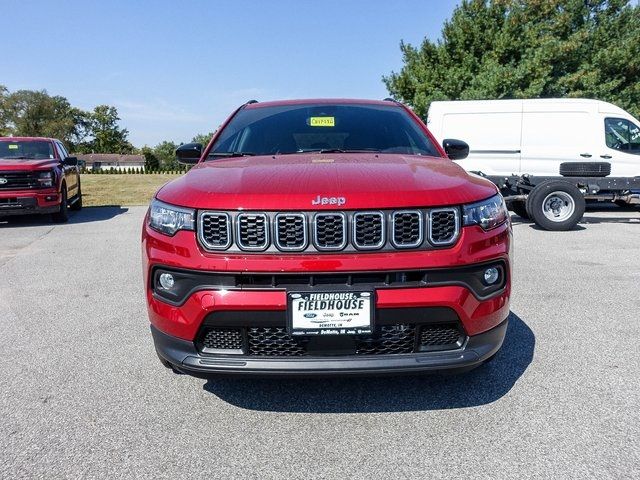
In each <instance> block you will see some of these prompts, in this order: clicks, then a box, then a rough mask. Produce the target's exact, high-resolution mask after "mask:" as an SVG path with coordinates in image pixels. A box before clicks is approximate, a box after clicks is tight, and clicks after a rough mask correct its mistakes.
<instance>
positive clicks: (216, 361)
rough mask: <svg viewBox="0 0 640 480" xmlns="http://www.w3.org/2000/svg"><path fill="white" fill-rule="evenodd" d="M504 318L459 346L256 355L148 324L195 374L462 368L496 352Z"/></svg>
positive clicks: (164, 351)
mask: <svg viewBox="0 0 640 480" xmlns="http://www.w3.org/2000/svg"><path fill="white" fill-rule="evenodd" d="M507 323H508V320H505V321H503V322H502V323H501V324H500V325H498V326H497V327H494V328H493V329H491V330H488V331H486V332H484V333H481V334H479V335H474V336H471V337H469V338H468V340H467V342H466V343H465V344H464V345H463V346H462V347H461V348H459V349H456V350H448V351H438V352H423V353H409V354H396V355H372V356H362V355H361V356H338V357H286V358H284V357H282V358H264V357H262V358H260V357H250V356H238V357H233V356H230V355H226V356H222V355H221V356H210V355H207V356H204V355H200V354H199V353H198V351H197V350H196V347H195V345H194V343H193V342H191V341H188V340H183V339H180V338H176V337H173V336H170V335H167V334H165V333H163V332H161V331H160V330H158V329H157V328H155V327H154V326H151V333H152V335H153V341H154V343H155V346H156V350H157V352H158V354H159V355H160V356H161V357H162V358H164V359H165V360H167V361H168V362H169V363H171V364H172V365H173V366H174V367H175V368H176V369H177V370H179V371H181V372H183V373H187V374H189V375H193V376H196V377H202V378H208V377H211V376H218V375H224V374H232V375H258V376H273V375H280V376H314V375H383V374H399V373H412V372H413V373H419V372H429V371H443V370H447V371H451V370H467V369H470V368H473V367H476V366H479V365H480V364H482V362H484V361H485V360H487V359H488V358H490V357H491V356H492V355H493V354H495V353H496V352H497V351H498V350H499V349H500V347H501V346H502V342H503V341H504V337H505V334H506V331H507Z"/></svg>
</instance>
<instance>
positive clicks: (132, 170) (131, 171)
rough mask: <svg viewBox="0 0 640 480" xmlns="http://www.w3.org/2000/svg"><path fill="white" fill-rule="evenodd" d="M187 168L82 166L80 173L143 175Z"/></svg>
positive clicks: (174, 172) (184, 170)
mask: <svg viewBox="0 0 640 480" xmlns="http://www.w3.org/2000/svg"><path fill="white" fill-rule="evenodd" d="M186 172H187V169H186V168H185V169H173V170H172V169H158V170H145V169H144V168H141V167H128V168H121V169H118V168H113V167H111V168H109V169H102V168H97V169H95V170H93V169H91V168H81V169H80V173H86V174H89V175H143V174H148V175H149V174H157V173H170V174H174V175H175V174H182V173H186Z"/></svg>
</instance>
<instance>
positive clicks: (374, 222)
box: [353, 212, 385, 250]
mask: <svg viewBox="0 0 640 480" xmlns="http://www.w3.org/2000/svg"><path fill="white" fill-rule="evenodd" d="M384 227H385V225H384V215H383V214H382V213H381V212H356V213H355V214H354V215H353V243H354V245H355V246H356V248H359V249H363V250H364V249H372V250H374V249H378V248H380V247H381V246H382V245H383V244H384Z"/></svg>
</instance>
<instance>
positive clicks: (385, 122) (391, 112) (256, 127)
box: [208, 104, 440, 160]
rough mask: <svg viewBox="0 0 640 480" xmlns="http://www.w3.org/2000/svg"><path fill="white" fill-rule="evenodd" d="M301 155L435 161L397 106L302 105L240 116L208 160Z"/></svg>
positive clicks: (426, 142)
mask: <svg viewBox="0 0 640 480" xmlns="http://www.w3.org/2000/svg"><path fill="white" fill-rule="evenodd" d="M305 152H319V153H341V152H344V153H360V152H376V153H400V154H407V155H430V156H440V154H439V153H438V150H437V149H436V147H435V146H434V145H433V143H432V142H431V140H430V139H429V138H428V137H427V135H425V133H424V132H423V131H422V130H421V129H420V127H419V125H418V124H417V123H416V122H415V121H414V120H413V119H412V118H411V117H410V116H409V115H408V114H407V112H406V111H405V110H404V109H403V108H401V107H399V106H397V105H390V106H384V105H349V104H345V105H341V104H338V105H335V104H307V105H280V106H272V107H271V106H270V107H258V108H246V109H242V110H240V111H239V112H238V113H237V114H236V115H235V116H234V117H233V119H232V120H231V122H230V123H229V124H228V125H227V126H226V127H225V129H224V130H223V131H222V132H221V134H220V136H219V137H218V139H217V140H216V142H215V144H214V145H213V147H212V149H211V151H210V152H209V155H208V160H211V159H215V158H223V157H229V156H241V155H243V156H244V155H286V154H293V153H305Z"/></svg>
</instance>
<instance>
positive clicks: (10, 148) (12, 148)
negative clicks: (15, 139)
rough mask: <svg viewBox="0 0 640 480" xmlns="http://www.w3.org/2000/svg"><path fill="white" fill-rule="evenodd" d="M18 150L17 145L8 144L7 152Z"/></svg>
mask: <svg viewBox="0 0 640 480" xmlns="http://www.w3.org/2000/svg"><path fill="white" fill-rule="evenodd" d="M17 149H18V144H17V143H10V144H9V150H17Z"/></svg>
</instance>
